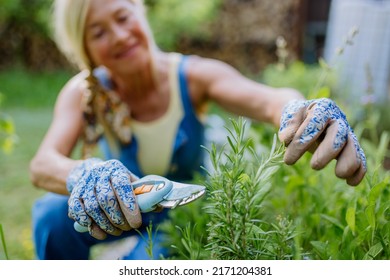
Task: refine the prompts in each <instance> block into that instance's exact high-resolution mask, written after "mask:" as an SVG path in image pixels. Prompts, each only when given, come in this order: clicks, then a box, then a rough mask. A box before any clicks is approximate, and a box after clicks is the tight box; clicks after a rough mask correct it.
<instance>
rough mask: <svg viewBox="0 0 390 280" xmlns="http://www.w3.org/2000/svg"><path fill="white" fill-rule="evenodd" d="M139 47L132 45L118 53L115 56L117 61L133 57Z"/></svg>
mask: <svg viewBox="0 0 390 280" xmlns="http://www.w3.org/2000/svg"><path fill="white" fill-rule="evenodd" d="M137 47H138V44H134V45H131V46H128V47H127V48H125V49H123V50H121V51H119V52H117V53H115V54H114V57H115V58H116V59H122V58H125V57H129V56H132V55H133V53H134V51H135V49H136V48H137Z"/></svg>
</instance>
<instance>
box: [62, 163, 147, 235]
mask: <svg viewBox="0 0 390 280" xmlns="http://www.w3.org/2000/svg"><path fill="white" fill-rule="evenodd" d="M134 179H135V178H134V175H132V174H131V173H130V171H129V170H128V169H127V168H126V167H125V166H124V165H123V164H122V163H121V162H120V161H118V160H108V161H102V160H100V159H96V158H91V159H87V160H84V161H83V162H82V163H81V164H79V165H78V166H76V167H75V168H74V169H73V170H72V171H71V172H70V173H69V176H68V178H67V184H66V185H67V189H68V191H69V193H70V197H69V201H68V204H69V208H68V216H69V217H70V218H71V219H73V220H75V221H76V222H77V223H79V224H80V225H81V226H84V227H88V230H89V233H90V234H91V235H92V236H93V237H95V238H97V239H104V238H106V236H107V233H108V234H111V235H116V236H117V235H120V234H121V233H122V231H128V230H130V229H132V228H138V227H139V226H140V225H141V223H142V219H141V214H140V210H139V208H138V205H137V203H136V200H135V195H134V193H133V188H132V187H131V185H130V182H131V181H133V180H134Z"/></svg>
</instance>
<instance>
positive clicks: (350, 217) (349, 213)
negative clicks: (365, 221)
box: [345, 207, 356, 233]
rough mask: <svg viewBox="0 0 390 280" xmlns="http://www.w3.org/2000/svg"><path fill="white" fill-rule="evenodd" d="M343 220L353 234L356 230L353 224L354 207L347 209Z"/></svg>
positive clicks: (354, 219) (354, 217)
mask: <svg viewBox="0 0 390 280" xmlns="http://www.w3.org/2000/svg"><path fill="white" fill-rule="evenodd" d="M345 220H346V221H347V224H348V226H349V227H350V229H351V230H352V233H355V229H356V227H355V226H356V224H355V221H356V210H355V207H349V208H348V209H347V213H346V214H345Z"/></svg>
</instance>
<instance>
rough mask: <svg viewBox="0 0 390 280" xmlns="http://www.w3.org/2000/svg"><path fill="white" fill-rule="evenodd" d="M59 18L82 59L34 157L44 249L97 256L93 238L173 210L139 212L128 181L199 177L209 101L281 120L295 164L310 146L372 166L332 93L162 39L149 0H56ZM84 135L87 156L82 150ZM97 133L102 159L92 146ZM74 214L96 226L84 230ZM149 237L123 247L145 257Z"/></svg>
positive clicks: (320, 156)
mask: <svg viewBox="0 0 390 280" xmlns="http://www.w3.org/2000/svg"><path fill="white" fill-rule="evenodd" d="M53 20H54V22H53V23H54V32H55V33H54V34H55V38H56V42H57V45H58V47H59V48H60V49H61V50H62V51H63V53H64V54H65V55H66V57H67V58H68V59H69V61H71V62H72V63H74V64H75V65H76V66H77V67H78V69H79V70H80V71H79V73H78V74H76V75H75V76H74V77H72V78H71V79H70V80H69V81H68V82H67V83H66V85H65V86H64V87H63V89H62V90H61V92H60V93H59V96H58V99H57V102H56V104H55V110H54V117H53V120H52V123H51V125H50V128H49V130H48V132H47V134H46V135H45V137H44V140H43V141H42V143H41V145H40V147H39V149H38V151H37V153H36V155H35V156H34V158H33V159H32V161H31V164H30V171H31V180H32V182H33V184H34V185H35V186H37V187H39V188H43V189H45V190H47V191H48V192H49V193H48V194H47V195H45V196H44V197H43V198H41V199H39V200H38V201H37V202H36V204H35V205H34V209H33V234H34V242H35V248H36V253H37V257H38V258H40V259H88V258H89V253H90V248H91V246H93V245H95V244H98V243H101V242H109V241H112V240H117V239H120V238H124V237H126V236H130V235H133V234H137V233H136V232H135V231H134V230H132V229H134V228H139V229H140V230H141V231H142V230H144V227H145V225H148V224H149V222H150V221H153V222H159V221H161V220H162V219H164V218H166V212H165V211H162V212H159V213H156V212H153V213H147V214H144V213H142V215H141V213H140V210H139V207H138V205H137V203H136V200H135V197H134V193H133V192H132V189H131V182H133V181H134V180H136V178H137V177H141V176H144V175H147V174H157V175H162V176H165V177H167V178H169V179H172V180H191V178H192V176H193V174H194V173H195V172H197V171H199V170H200V166H201V165H202V158H203V155H202V148H201V145H202V144H204V123H203V119H204V116H205V114H206V113H207V111H206V110H205V109H206V105H207V103H209V102H215V103H217V104H218V105H219V106H221V107H222V108H224V109H226V110H227V111H229V112H231V113H234V114H236V115H240V116H245V117H248V118H251V119H253V120H255V121H258V122H268V123H272V124H274V125H275V126H278V127H280V130H279V138H280V140H281V141H283V142H285V143H286V145H287V150H286V154H285V162H286V163H287V164H293V163H294V162H296V161H297V160H298V159H299V158H300V157H301V156H302V155H303V154H304V153H305V152H306V151H308V150H310V151H311V152H313V156H312V161H311V166H312V167H313V168H315V169H321V168H323V167H324V166H325V165H326V164H327V163H328V162H329V161H331V160H332V159H337V164H336V169H335V173H336V175H337V176H338V177H340V178H343V179H346V181H347V183H348V184H350V185H357V184H359V182H360V181H361V180H362V178H363V177H364V174H365V172H366V161H365V156H364V153H363V151H362V149H361V148H360V146H359V143H358V141H357V139H356V136H355V135H354V134H353V131H352V129H351V127H350V126H349V124H348V122H347V120H346V117H345V115H344V114H343V113H342V112H341V111H340V109H339V108H338V107H337V105H336V104H335V103H334V102H333V101H331V100H329V99H318V100H304V98H303V97H302V95H301V94H300V93H299V92H297V91H296V90H293V89H289V88H271V87H269V86H266V85H263V84H260V83H257V82H255V81H252V80H249V79H247V78H246V77H244V76H242V75H241V74H240V73H239V72H238V71H237V70H235V69H234V68H232V67H231V66H229V65H227V64H225V63H223V62H221V61H217V60H213V59H207V58H202V57H198V56H194V55H188V56H187V55H181V54H178V53H167V52H163V51H161V50H160V49H159V48H158V47H157V46H156V44H155V42H154V39H153V36H152V32H151V30H150V28H149V25H148V22H147V19H146V16H145V8H144V6H143V3H142V1H140V0H56V1H55V3H54V16H53ZM79 140H81V141H82V143H83V146H82V152H83V156H82V157H81V158H80V159H74V158H73V157H72V152H73V151H74V149H75V146H76V144H77V143H78V141H79ZM97 143H98V144H99V146H100V147H101V148H102V155H103V156H102V158H101V159H100V158H97V157H92V155H95V153H94V149H93V148H94V147H95V145H96V144H97ZM68 216H69V217H70V218H71V219H70V218H69V217H68ZM74 221H76V222H78V223H79V224H80V225H82V226H85V227H88V229H89V234H88V233H79V232H76V231H75V230H74V229H73V223H74ZM157 243H158V242H157ZM144 247H145V243H144V242H143V240H142V239H140V241H139V242H138V244H137V245H136V247H135V248H134V249H133V250H132V251H131V252H129V254H127V255H126V256H124V258H127V259H144V258H147V255H146V253H145V250H144V249H145V248H144ZM154 249H155V256H158V255H159V253H162V252H164V250H163V248H161V247H159V246H156V247H155V248H154Z"/></svg>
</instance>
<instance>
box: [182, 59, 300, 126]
mask: <svg viewBox="0 0 390 280" xmlns="http://www.w3.org/2000/svg"><path fill="white" fill-rule="evenodd" d="M189 63H190V64H189V67H188V68H187V69H189V70H188V76H189V81H190V92H191V97H192V100H193V102H194V104H195V106H202V104H203V103H204V102H207V101H208V100H211V101H215V102H216V103H218V104H219V105H220V106H222V107H223V108H224V109H225V110H227V111H229V112H232V113H234V114H237V115H241V116H245V117H248V118H251V119H253V120H256V121H260V122H268V123H272V124H274V125H276V126H277V127H279V125H280V118H281V114H282V109H283V107H284V105H285V104H286V103H287V102H288V101H291V100H293V99H299V100H303V99H304V98H303V96H302V95H301V93H299V92H298V91H296V90H294V89H291V88H272V87H269V86H266V85H263V84H260V83H257V82H255V81H252V80H250V79H248V78H246V77H244V76H243V75H241V74H240V73H239V72H238V71H237V70H236V69H234V68H233V67H231V66H229V65H227V64H225V63H223V62H220V61H217V60H212V59H203V58H197V57H194V58H191V59H190V62H189Z"/></svg>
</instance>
